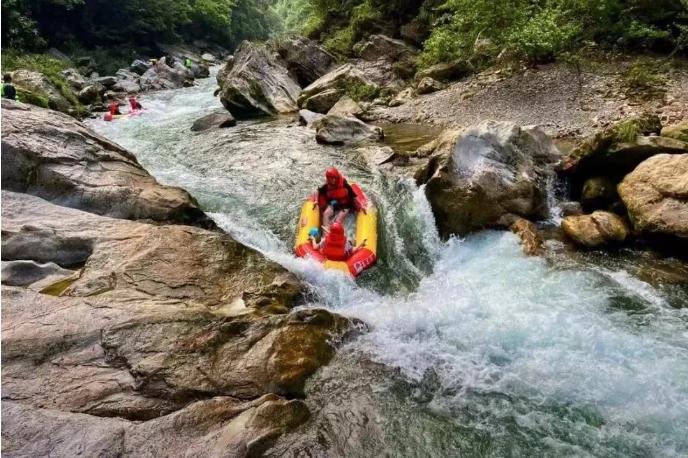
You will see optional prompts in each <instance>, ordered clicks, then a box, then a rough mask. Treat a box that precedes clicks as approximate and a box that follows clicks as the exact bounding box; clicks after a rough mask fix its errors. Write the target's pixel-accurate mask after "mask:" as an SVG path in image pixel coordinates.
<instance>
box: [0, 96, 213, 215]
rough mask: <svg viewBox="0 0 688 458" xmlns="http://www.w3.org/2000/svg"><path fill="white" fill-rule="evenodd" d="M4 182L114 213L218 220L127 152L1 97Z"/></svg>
mask: <svg viewBox="0 0 688 458" xmlns="http://www.w3.org/2000/svg"><path fill="white" fill-rule="evenodd" d="M2 187H3V189H8V190H12V191H17V192H26V193H29V194H33V195H36V196H40V197H43V198H45V199H48V200H50V201H51V202H55V203H59V204H60V205H65V206H69V207H74V208H80V209H83V210H87V211H91V212H94V213H98V214H102V215H108V216H113V217H117V218H131V219H150V220H154V221H164V222H169V223H182V224H191V225H199V226H202V227H212V228H214V227H215V224H214V223H213V222H212V220H210V218H208V217H207V216H206V215H205V214H204V213H203V212H202V211H201V210H200V209H199V208H198V205H197V204H196V202H195V200H194V199H193V198H192V197H191V196H190V195H189V194H188V193H187V192H186V191H184V190H182V189H179V188H174V187H170V186H162V185H160V184H158V182H157V181H156V180H155V179H154V178H153V177H152V176H150V175H149V174H148V172H146V171H145V170H144V169H143V168H142V167H141V166H140V165H139V163H138V162H137V160H136V158H135V157H134V155H133V154H131V153H130V152H128V151H126V150H124V149H123V148H121V147H120V146H118V145H116V144H114V143H112V142H110V141H109V140H107V139H105V138H103V137H101V136H99V135H98V134H96V133H95V132H93V131H92V130H90V129H88V128H87V127H86V126H84V125H83V124H82V123H80V122H78V121H76V120H74V119H72V118H70V117H68V116H65V115H63V114H60V113H56V112H54V111H50V110H45V109H41V108H38V107H31V106H29V105H25V104H22V103H19V102H13V101H10V100H6V99H5V100H3V101H2Z"/></svg>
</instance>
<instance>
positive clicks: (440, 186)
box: [426, 121, 560, 237]
mask: <svg viewBox="0 0 688 458" xmlns="http://www.w3.org/2000/svg"><path fill="white" fill-rule="evenodd" d="M441 138H442V141H441V142H437V144H436V145H434V151H433V153H432V154H433V155H435V157H434V159H435V161H434V163H435V167H436V169H435V171H434V172H432V177H431V178H430V179H429V181H428V182H427V186H426V195H427V197H428V200H429V201H430V204H431V206H432V210H433V213H434V214H435V220H436V222H437V226H438V229H439V231H440V234H441V235H442V236H443V237H447V236H449V235H450V234H459V235H465V234H467V233H468V232H470V231H472V230H476V229H481V228H484V227H487V226H492V225H499V224H500V220H501V219H502V218H503V217H504V216H506V215H516V216H521V217H523V218H527V219H541V218H545V217H547V215H548V206H547V191H546V182H547V179H548V178H549V177H551V176H552V174H553V171H552V170H551V167H552V164H554V162H556V161H557V160H558V159H559V154H560V153H559V151H558V150H557V148H556V147H555V146H554V143H553V142H552V140H551V139H550V138H549V137H548V136H547V135H545V134H544V133H543V132H542V131H541V130H540V129H539V128H536V127H520V126H517V125H516V124H513V123H508V122H495V121H487V122H483V123H481V124H479V125H477V126H474V127H471V128H468V129H467V130H465V131H464V132H462V133H460V134H456V133H454V136H452V132H449V133H447V134H446V135H442V136H441ZM428 175H430V172H428Z"/></svg>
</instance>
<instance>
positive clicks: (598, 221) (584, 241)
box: [561, 211, 630, 248]
mask: <svg viewBox="0 0 688 458" xmlns="http://www.w3.org/2000/svg"><path fill="white" fill-rule="evenodd" d="M561 228H562V229H563V230H564V233H565V234H566V235H567V236H569V237H570V238H571V239H572V240H573V241H574V242H576V243H577V244H579V245H582V246H585V247H588V248H598V247H601V246H604V245H608V244H611V243H617V242H623V241H624V240H626V238H627V237H628V235H629V233H630V231H629V229H628V227H627V225H626V223H625V221H624V220H623V219H622V218H621V217H620V216H618V215H616V214H614V213H609V212H605V211H596V212H593V213H592V214H590V215H580V216H567V217H566V218H564V219H563V220H562V222H561Z"/></svg>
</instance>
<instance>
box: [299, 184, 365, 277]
mask: <svg viewBox="0 0 688 458" xmlns="http://www.w3.org/2000/svg"><path fill="white" fill-rule="evenodd" d="M351 187H352V188H353V190H354V193H355V194H356V198H357V200H358V202H359V203H360V204H361V207H362V208H363V209H364V210H365V212H363V211H358V212H357V213H356V237H355V243H354V247H359V246H361V244H362V243H363V242H364V241H365V246H364V247H363V248H361V249H359V250H358V251H357V252H356V253H354V254H353V255H351V256H350V257H349V258H347V259H346V260H345V261H333V260H330V259H327V258H326V257H325V256H324V255H323V254H322V253H320V252H319V251H318V250H315V249H314V248H313V246H312V244H311V242H310V240H309V239H308V232H309V231H310V229H311V228H314V227H317V228H318V229H321V227H320V208H318V193H317V192H315V193H313V194H312V195H311V196H309V198H308V200H306V202H304V204H303V207H302V208H301V218H299V224H298V226H297V229H296V243H295V245H294V252H295V253H296V256H298V257H300V258H312V259H315V260H317V261H319V262H321V263H323V266H324V267H325V268H326V269H336V270H340V271H342V272H346V273H348V274H349V275H351V276H353V277H357V276H359V275H360V274H361V272H363V271H364V270H365V269H368V268H369V267H372V266H373V265H374V264H375V262H376V261H377V209H376V208H375V206H374V205H373V204H372V202H370V201H369V200H368V198H367V197H366V195H365V194H364V193H363V191H362V190H361V188H360V186H358V185H357V184H356V183H352V184H351ZM321 230H322V229H321Z"/></svg>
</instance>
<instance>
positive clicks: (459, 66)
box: [416, 60, 473, 82]
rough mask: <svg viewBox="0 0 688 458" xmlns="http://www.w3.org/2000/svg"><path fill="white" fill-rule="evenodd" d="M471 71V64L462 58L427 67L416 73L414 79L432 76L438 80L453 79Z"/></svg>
mask: <svg viewBox="0 0 688 458" xmlns="http://www.w3.org/2000/svg"><path fill="white" fill-rule="evenodd" d="M472 71H473V68H472V67H471V65H470V64H469V63H468V62H466V61H464V60H454V61H451V62H442V63H439V64H435V65H433V66H431V67H428V68H426V69H424V70H421V71H419V72H418V73H416V80H417V81H421V80H422V79H423V78H432V79H434V80H438V81H443V82H447V81H453V80H457V79H459V78H462V77H464V76H466V75H468V74H470V73H471V72H472Z"/></svg>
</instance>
